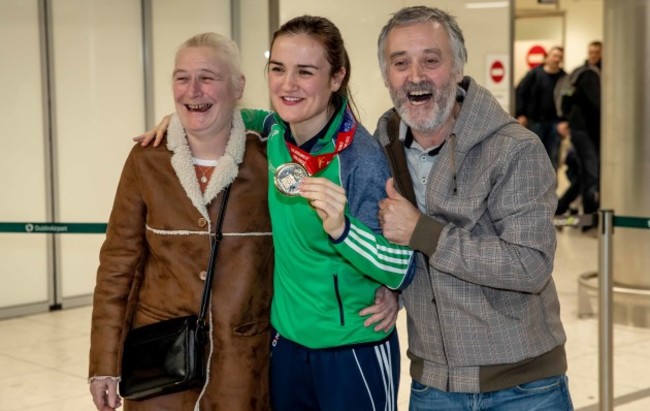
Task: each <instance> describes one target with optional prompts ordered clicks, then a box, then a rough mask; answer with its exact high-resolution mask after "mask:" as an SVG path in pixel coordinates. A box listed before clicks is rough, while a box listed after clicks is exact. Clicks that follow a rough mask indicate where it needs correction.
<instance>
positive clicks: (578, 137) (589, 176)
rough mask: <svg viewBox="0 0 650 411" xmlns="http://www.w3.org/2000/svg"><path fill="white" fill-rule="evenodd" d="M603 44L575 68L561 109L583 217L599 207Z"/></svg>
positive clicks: (591, 46)
mask: <svg viewBox="0 0 650 411" xmlns="http://www.w3.org/2000/svg"><path fill="white" fill-rule="evenodd" d="M602 47H603V45H602V43H601V42H600V41H592V42H591V43H589V47H588V58H587V60H586V61H585V64H584V65H582V66H580V67H578V68H576V69H575V70H574V71H573V72H572V73H571V77H576V78H575V83H574V87H573V90H572V94H571V96H570V98H569V99H568V100H569V101H568V102H565V103H564V104H563V106H565V107H564V108H563V109H564V110H565V111H566V113H567V114H566V115H567V118H568V120H569V130H570V133H571V144H572V145H573V148H574V150H575V153H576V156H577V158H578V162H579V164H580V173H579V177H578V178H579V181H580V185H581V189H582V190H581V195H582V206H583V212H584V213H585V214H591V213H594V212H596V211H598V208H599V206H600V198H599V197H600V174H599V173H600V65H601V55H602Z"/></svg>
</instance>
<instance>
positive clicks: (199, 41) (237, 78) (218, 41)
mask: <svg viewBox="0 0 650 411" xmlns="http://www.w3.org/2000/svg"><path fill="white" fill-rule="evenodd" d="M191 47H209V48H211V49H213V50H214V51H215V52H216V54H217V58H218V59H219V60H220V61H221V62H222V63H223V64H225V65H226V67H228V71H229V72H230V77H231V82H232V85H233V87H234V88H239V87H241V78H242V77H243V75H244V73H243V71H242V67H241V56H240V53H239V47H237V43H235V42H234V41H232V40H231V39H229V38H228V37H225V36H222V35H221V34H218V33H213V32H208V33H200V34H197V35H194V36H192V37H190V38H189V39H187V40H185V42H183V44H181V45H180V47H178V50H177V51H176V58H178V55H179V53H180V52H182V51H183V50H185V49H187V48H191Z"/></svg>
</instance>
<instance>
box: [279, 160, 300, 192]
mask: <svg viewBox="0 0 650 411" xmlns="http://www.w3.org/2000/svg"><path fill="white" fill-rule="evenodd" d="M308 176H309V174H308V173H307V170H305V168H304V167H303V166H301V165H300V164H298V163H285V164H282V165H281V166H280V167H278V168H277V169H276V170H275V177H274V182H275V186H276V187H277V188H278V191H279V192H281V193H282V194H284V195H287V196H297V195H299V194H300V193H299V192H298V187H299V186H300V182H301V181H302V179H303V178H305V177H308Z"/></svg>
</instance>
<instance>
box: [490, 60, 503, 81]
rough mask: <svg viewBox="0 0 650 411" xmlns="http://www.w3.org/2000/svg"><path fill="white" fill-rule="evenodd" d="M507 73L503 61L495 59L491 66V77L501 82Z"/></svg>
mask: <svg viewBox="0 0 650 411" xmlns="http://www.w3.org/2000/svg"><path fill="white" fill-rule="evenodd" d="M505 74H506V70H505V67H504V66H503V63H502V62H501V61H499V60H495V61H494V62H493V63H492V65H491V66H490V78H491V79H492V81H494V82H495V83H500V82H501V80H503V76H504V75H505Z"/></svg>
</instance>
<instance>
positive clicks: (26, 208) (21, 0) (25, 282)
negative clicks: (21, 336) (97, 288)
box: [0, 0, 48, 317]
mask: <svg viewBox="0 0 650 411" xmlns="http://www.w3.org/2000/svg"><path fill="white" fill-rule="evenodd" d="M39 42H40V40H39V20H38V1H37V0H3V1H1V2H0V73H2V75H1V76H0V95H2V96H3V98H2V99H0V124H2V133H0V145H2V149H1V150H0V192H1V193H2V200H0V221H3V222H24V221H32V222H43V221H46V220H47V206H46V192H47V190H46V186H47V183H46V161H45V158H46V150H45V136H44V130H45V126H44V118H45V116H44V110H43V103H42V101H43V88H42V83H41V54H40V45H39ZM47 259H48V257H47V237H46V235H45V234H10V233H7V232H2V231H0V317H2V313H1V311H2V310H3V308H6V307H12V306H18V305H24V304H31V303H39V302H40V303H42V304H45V307H47V305H48V269H47Z"/></svg>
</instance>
